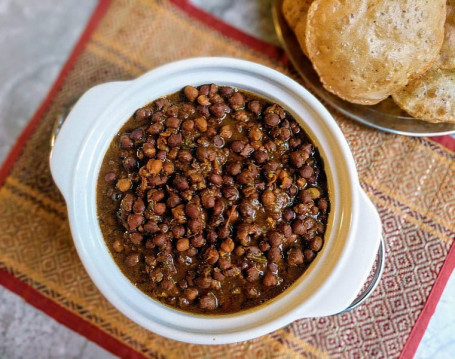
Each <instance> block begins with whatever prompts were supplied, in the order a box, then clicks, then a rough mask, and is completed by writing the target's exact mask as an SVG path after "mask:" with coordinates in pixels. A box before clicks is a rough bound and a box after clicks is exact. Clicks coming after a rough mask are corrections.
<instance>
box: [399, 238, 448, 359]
mask: <svg viewBox="0 0 455 359" xmlns="http://www.w3.org/2000/svg"><path fill="white" fill-rule="evenodd" d="M454 269H455V245H453V244H452V247H451V248H450V251H449V253H448V255H447V259H446V260H445V262H444V264H443V266H442V268H441V270H440V272H439V274H438V277H437V278H436V282H435V283H434V285H433V288H432V289H431V292H430V295H429V296H428V299H427V302H426V303H425V307H424V308H423V310H422V312H421V313H420V315H419V317H418V318H417V321H416V324H415V325H414V328H412V331H411V334H410V335H409V338H408V340H407V341H406V344H405V346H404V348H403V351H402V352H401V355H400V358H403V359H407V358H412V357H414V354H415V353H416V351H417V348H418V347H419V344H420V341H421V340H422V338H423V335H424V334H425V330H426V329H427V327H428V323H429V322H430V319H431V317H432V316H433V314H434V311H435V310H436V306H437V305H438V302H439V300H440V299H441V295H442V293H443V292H444V288H445V286H446V284H447V282H448V280H449V278H450V275H451V274H452V273H453V271H454Z"/></svg>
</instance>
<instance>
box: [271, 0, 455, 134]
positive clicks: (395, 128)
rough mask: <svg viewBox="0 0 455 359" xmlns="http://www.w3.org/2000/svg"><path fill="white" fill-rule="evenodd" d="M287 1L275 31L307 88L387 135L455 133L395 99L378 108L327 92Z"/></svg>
mask: <svg viewBox="0 0 455 359" xmlns="http://www.w3.org/2000/svg"><path fill="white" fill-rule="evenodd" d="M282 3H283V0H274V1H273V5H272V13H273V21H274V25H275V31H276V33H277V35H278V38H279V39H280V41H281V43H282V45H283V48H284V50H285V51H286V53H287V55H288V57H289V59H290V60H291V62H292V64H293V65H294V67H295V69H296V70H297V72H298V73H299V74H300V76H301V77H302V78H303V79H304V80H305V84H306V86H307V88H308V89H309V90H310V91H312V92H313V93H314V94H315V95H317V96H319V97H320V98H321V99H322V100H324V101H325V102H326V103H328V104H329V105H330V106H332V107H334V108H335V109H337V110H338V111H340V112H341V113H343V114H345V115H346V116H348V117H350V118H352V119H353V120H355V121H358V122H361V123H363V124H365V125H367V126H371V127H374V128H377V129H380V130H383V131H386V132H391V133H396V134H400V135H406V136H441V135H447V134H452V133H455V124H454V123H431V122H426V121H422V120H417V119H415V118H413V117H410V116H409V115H408V114H407V113H406V112H404V111H402V110H401V109H400V108H399V107H398V106H397V105H395V103H394V102H393V100H392V99H390V98H389V99H387V100H385V101H382V102H381V103H379V104H377V105H374V106H363V105H357V104H353V103H349V102H347V101H344V100H342V99H340V98H339V97H337V96H335V95H332V94H331V93H329V92H327V91H326V90H325V89H324V88H323V87H322V84H321V82H320V80H319V76H318V75H317V73H316V72H315V71H314V69H313V66H312V64H311V62H310V60H309V59H308V58H307V57H306V56H305V55H304V54H303V52H302V50H301V49H300V45H299V43H298V41H297V38H296V37H295V35H294V33H293V31H292V30H291V28H290V27H289V26H288V24H287V23H286V20H285V19H284V17H283V14H282V12H281V8H282Z"/></svg>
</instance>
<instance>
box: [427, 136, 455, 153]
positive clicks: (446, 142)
mask: <svg viewBox="0 0 455 359" xmlns="http://www.w3.org/2000/svg"><path fill="white" fill-rule="evenodd" d="M428 138H429V139H430V140H432V141H434V142H437V143H439V144H440V145H443V146H444V147H447V148H448V149H449V150H451V151H455V138H454V137H452V136H449V135H446V136H439V137H428Z"/></svg>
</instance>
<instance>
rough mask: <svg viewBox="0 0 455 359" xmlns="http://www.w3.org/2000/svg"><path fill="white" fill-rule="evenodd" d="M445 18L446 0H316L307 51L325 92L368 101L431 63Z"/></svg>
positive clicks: (395, 88) (391, 90)
mask: <svg viewBox="0 0 455 359" xmlns="http://www.w3.org/2000/svg"><path fill="white" fill-rule="evenodd" d="M445 17H446V1H445V0H408V1H403V0H387V1H385V0H350V1H340V0H315V1H314V2H313V4H312V6H311V7H310V9H309V12H308V20H307V28H306V45H307V50H308V55H309V57H310V60H311V61H312V63H313V66H314V68H315V70H316V71H317V73H318V74H319V76H320V78H321V81H322V83H323V85H324V87H325V88H326V89H327V90H328V91H330V92H332V93H334V94H336V95H338V96H339V97H341V98H343V99H345V100H347V101H350V102H354V103H358V104H363V105H373V104H376V103H378V102H380V101H382V100H384V99H385V98H387V97H388V96H389V95H390V94H392V93H394V92H396V91H398V90H399V89H401V88H402V87H403V86H405V85H406V84H407V83H408V82H409V80H410V79H411V78H415V77H417V76H420V75H421V74H423V73H424V72H425V71H426V70H428V69H429V68H430V67H431V65H432V63H433V62H434V61H435V60H436V58H437V56H438V53H439V50H440V48H441V45H442V41H443V39H444V22H445Z"/></svg>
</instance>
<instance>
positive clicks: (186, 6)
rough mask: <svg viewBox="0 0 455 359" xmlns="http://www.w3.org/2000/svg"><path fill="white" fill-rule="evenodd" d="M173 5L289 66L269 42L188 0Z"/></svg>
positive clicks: (172, 1) (284, 54) (175, 0)
mask: <svg viewBox="0 0 455 359" xmlns="http://www.w3.org/2000/svg"><path fill="white" fill-rule="evenodd" d="M169 1H170V2H171V3H172V4H174V5H175V6H177V7H179V8H180V9H182V10H183V11H185V12H186V13H187V14H188V15H190V16H192V17H194V18H195V19H197V20H198V21H199V22H202V23H204V24H206V25H208V26H210V27H211V28H213V29H215V30H217V31H218V32H221V33H222V34H223V35H226V36H228V37H230V38H231V39H234V40H237V41H239V42H241V43H242V44H244V45H247V46H248V47H250V48H252V49H254V50H256V51H258V52H261V53H263V54H264V55H267V56H269V57H271V58H273V59H275V60H279V61H280V62H282V63H284V64H288V63H289V60H288V57H287V55H286V53H285V52H284V50H283V49H281V48H280V47H278V46H275V45H272V44H270V43H268V42H265V41H262V40H260V39H258V38H257V37H254V36H251V35H248V34H247V33H245V32H243V31H241V30H239V29H237V28H235V27H233V26H231V25H229V24H227V23H225V22H224V21H222V20H219V19H218V18H216V17H214V16H213V15H211V14H209V13H208V12H205V11H204V10H202V9H200V8H198V7H196V6H194V5H193V4H191V2H190V1H188V0H169Z"/></svg>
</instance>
